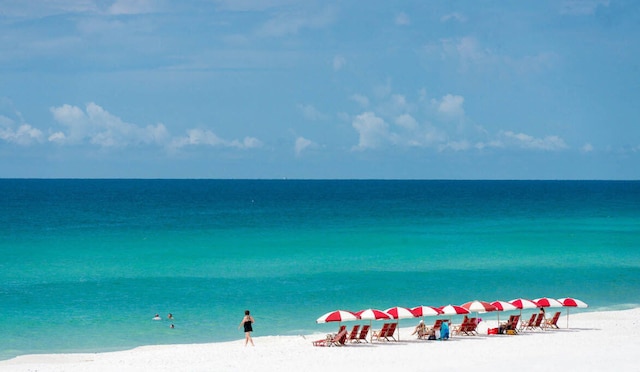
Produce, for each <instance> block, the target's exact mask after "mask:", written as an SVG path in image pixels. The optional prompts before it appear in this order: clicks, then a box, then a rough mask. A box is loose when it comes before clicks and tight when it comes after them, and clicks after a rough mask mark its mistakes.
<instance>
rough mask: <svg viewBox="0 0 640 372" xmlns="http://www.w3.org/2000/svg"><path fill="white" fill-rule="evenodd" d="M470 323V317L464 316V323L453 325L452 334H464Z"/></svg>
mask: <svg viewBox="0 0 640 372" xmlns="http://www.w3.org/2000/svg"><path fill="white" fill-rule="evenodd" d="M468 323H469V318H468V317H467V316H466V315H465V316H464V318H462V323H460V324H458V325H457V326H453V327H451V334H452V335H460V334H462V331H463V329H466V328H467V325H468Z"/></svg>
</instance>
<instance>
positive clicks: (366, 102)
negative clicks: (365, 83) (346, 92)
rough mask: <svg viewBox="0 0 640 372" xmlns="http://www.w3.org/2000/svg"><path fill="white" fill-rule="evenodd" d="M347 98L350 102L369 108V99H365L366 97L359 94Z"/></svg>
mask: <svg viewBox="0 0 640 372" xmlns="http://www.w3.org/2000/svg"><path fill="white" fill-rule="evenodd" d="M349 98H350V99H351V100H352V101H355V102H357V103H358V104H359V105H360V106H362V107H368V106H369V98H367V97H366V96H363V95H361V94H353V95H351V97H349Z"/></svg>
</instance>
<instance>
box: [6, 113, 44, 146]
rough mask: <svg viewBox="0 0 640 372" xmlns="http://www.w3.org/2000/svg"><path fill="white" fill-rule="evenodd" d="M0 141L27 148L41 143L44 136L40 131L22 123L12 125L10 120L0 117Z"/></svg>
mask: <svg viewBox="0 0 640 372" xmlns="http://www.w3.org/2000/svg"><path fill="white" fill-rule="evenodd" d="M0 125H2V126H0V140H3V141H6V142H10V143H15V144H18V145H22V146H27V145H30V144H32V143H37V142H42V141H43V140H44V135H43V133H42V131H41V130H39V129H37V128H34V127H32V126H31V125H29V124H26V123H23V124H20V125H17V127H16V125H14V124H13V122H12V121H11V119H9V118H7V117H5V116H1V115H0Z"/></svg>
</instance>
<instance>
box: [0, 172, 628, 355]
mask: <svg viewBox="0 0 640 372" xmlns="http://www.w3.org/2000/svg"><path fill="white" fill-rule="evenodd" d="M0 255H1V257H2V260H0V304H1V305H2V306H0V329H2V330H3V337H2V341H1V342H0V358H8V357H11V356H15V355H19V354H25V353H36V352H71V351H96V350H115V349H123V348H130V347H133V346H137V345H145V344H160V343H187V342H189V343H190V342H214V341H224V340H233V339H241V338H242V337H243V335H242V332H241V331H238V330H237V325H238V323H239V322H240V319H241V318H242V315H243V311H244V310H245V309H250V310H252V314H254V316H255V318H256V325H255V327H254V329H255V335H256V336H260V335H270V334H299V333H311V332H315V331H322V330H324V329H327V327H328V328H330V329H333V328H334V325H316V324H315V319H316V318H317V317H318V316H320V315H322V314H323V313H325V312H327V311H330V310H334V309H337V308H342V309H349V310H354V311H356V310H360V309H364V308H369V307H375V308H381V309H385V308H388V307H392V306H407V307H411V306H417V305H432V306H439V305H446V304H449V303H454V304H460V303H463V302H466V301H469V300H473V299H482V300H489V301H493V300H498V299H501V300H510V299H513V298H517V297H525V298H536V297H543V296H549V297H566V296H572V297H577V298H580V299H582V300H583V301H585V302H587V303H589V305H590V310H603V309H605V310H606V309H616V308H624V307H635V306H638V304H640V182H631V181H374V180H367V181H364V180H363V181H349V180H341V181H337V180H325V181H320V180H318V181H302V180H13V179H4V180H0ZM169 312H171V313H173V314H174V315H175V317H176V319H175V321H174V323H175V326H176V328H175V329H170V328H169V324H170V323H169V322H168V321H166V320H165V321H160V322H154V321H151V318H152V317H153V315H154V314H155V313H160V314H161V315H163V316H166V314H167V313H169ZM407 322H411V320H407ZM61 335H64V337H61Z"/></svg>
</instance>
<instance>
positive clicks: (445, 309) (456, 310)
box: [438, 304, 469, 315]
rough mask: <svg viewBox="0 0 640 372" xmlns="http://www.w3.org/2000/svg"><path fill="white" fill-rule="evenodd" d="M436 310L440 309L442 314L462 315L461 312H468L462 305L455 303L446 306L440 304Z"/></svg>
mask: <svg viewBox="0 0 640 372" xmlns="http://www.w3.org/2000/svg"><path fill="white" fill-rule="evenodd" d="M438 310H440V311H442V314H444V315H463V314H469V310H467V309H465V308H464V307H462V306H457V305H451V304H449V305H447V306H441V307H439V308H438Z"/></svg>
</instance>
